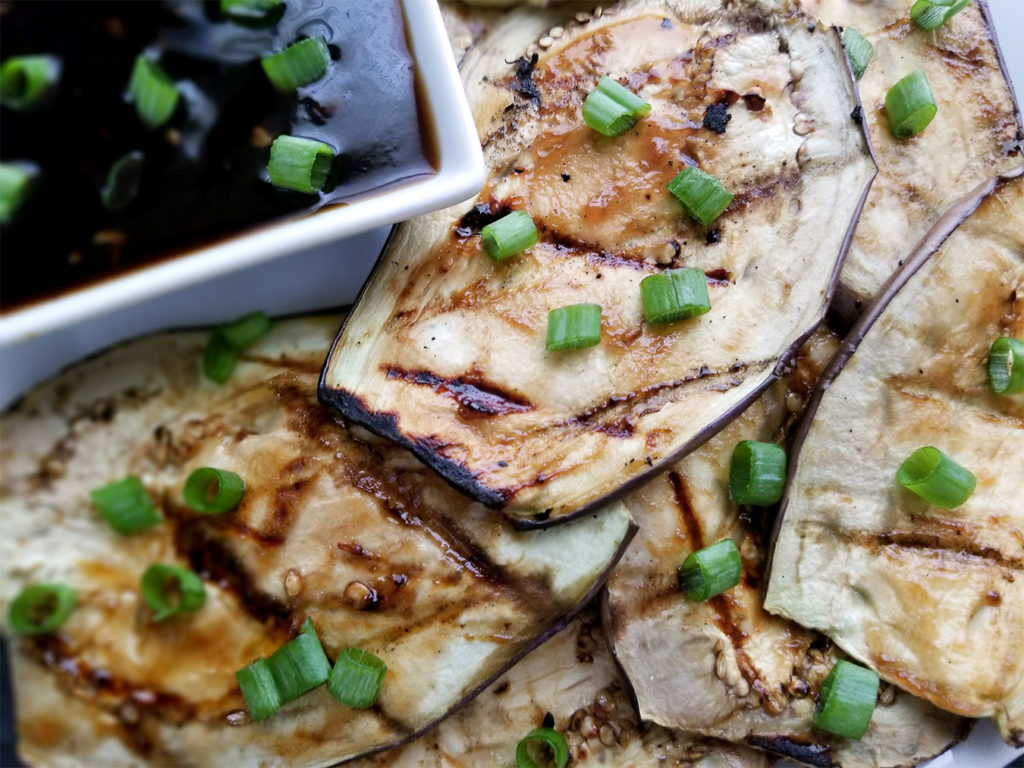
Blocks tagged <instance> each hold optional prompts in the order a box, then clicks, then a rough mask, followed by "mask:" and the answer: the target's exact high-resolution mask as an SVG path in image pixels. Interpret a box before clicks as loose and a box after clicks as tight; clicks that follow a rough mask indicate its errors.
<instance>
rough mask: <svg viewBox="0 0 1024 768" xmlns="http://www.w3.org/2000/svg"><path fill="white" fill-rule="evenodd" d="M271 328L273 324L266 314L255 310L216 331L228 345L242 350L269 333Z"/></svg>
mask: <svg viewBox="0 0 1024 768" xmlns="http://www.w3.org/2000/svg"><path fill="white" fill-rule="evenodd" d="M272 326H273V323H272V322H271V320H270V318H269V317H267V315H266V313H264V312H260V311H258V310H257V311H256V312H250V313H249V314H247V315H242V316H241V317H240V318H238V319H237V320H232V321H231V322H230V323H227V324H225V325H221V326H219V327H218V330H219V331H220V333H221V335H223V336H224V340H225V341H227V343H228V344H230V345H231V346H233V347H236V348H237V349H242V348H244V347H247V346H249V345H250V344H252V343H253V342H255V341H257V340H259V339H261V338H263V337H264V336H266V335H267V334H268V333H270V329H271V327H272Z"/></svg>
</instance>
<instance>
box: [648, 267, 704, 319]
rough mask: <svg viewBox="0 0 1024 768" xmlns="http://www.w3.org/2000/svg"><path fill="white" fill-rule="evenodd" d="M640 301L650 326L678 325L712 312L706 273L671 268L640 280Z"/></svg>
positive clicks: (688, 268)
mask: <svg viewBox="0 0 1024 768" xmlns="http://www.w3.org/2000/svg"><path fill="white" fill-rule="evenodd" d="M640 300H641V301H642V302H643V307H644V319H645V320H646V321H647V322H648V323H674V322H675V321H676V320H681V319H683V318H686V317H696V316H697V315H703V314H704V313H705V312H709V311H710V310H711V299H710V297H709V296H708V281H707V279H706V278H705V277H704V270H702V269H695V268H692V267H684V268H681V269H669V270H666V271H664V272H659V273H657V274H653V275H648V276H647V277H645V278H644V279H643V280H641V281H640Z"/></svg>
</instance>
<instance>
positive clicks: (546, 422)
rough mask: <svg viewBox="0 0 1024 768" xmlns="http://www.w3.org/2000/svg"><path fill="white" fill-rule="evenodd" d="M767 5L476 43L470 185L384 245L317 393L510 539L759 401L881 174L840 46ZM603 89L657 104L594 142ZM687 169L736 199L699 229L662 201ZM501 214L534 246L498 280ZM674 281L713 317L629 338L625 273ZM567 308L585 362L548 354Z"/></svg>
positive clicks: (605, 495)
mask: <svg viewBox="0 0 1024 768" xmlns="http://www.w3.org/2000/svg"><path fill="white" fill-rule="evenodd" d="M769 5H770V4H767V3H759V2H755V1H754V0H746V1H745V2H735V3H730V4H727V5H725V6H723V5H722V4H721V3H719V2H717V0H699V1H694V0H688V1H687V2H683V1H682V0H676V1H675V2H669V1H666V2H657V1H656V0H628V1H627V2H623V3H621V4H619V5H617V6H613V7H611V8H608V9H604V10H603V11H602V12H601V13H600V14H599V13H597V12H595V13H594V14H582V15H581V16H580V17H579V18H580V19H582V21H577V20H576V17H575V16H574V15H573V13H572V11H571V10H569V9H561V8H551V9H547V10H546V11H543V12H538V11H536V10H519V11H516V12H512V13H510V14H509V15H508V16H506V17H504V19H503V20H502V21H501V22H500V23H498V24H496V25H494V26H493V27H491V28H490V29H489V30H487V31H486V32H485V33H484V35H483V37H481V38H480V40H479V41H478V42H477V44H476V45H475V46H474V47H473V48H472V49H471V50H470V51H469V53H468V54H467V56H466V58H465V60H464V62H463V66H462V73H463V79H464V82H465V84H466V88H467V93H468V96H469V99H470V104H471V105H472V107H473V110H474V114H475V118H476V123H477V127H478V129H479V131H480V135H481V141H482V144H483V147H484V152H485V161H486V163H487V164H488V167H489V169H490V176H489V180H488V182H487V183H486V185H485V188H484V190H483V192H482V193H481V194H480V196H479V197H477V198H476V199H475V200H471V201H468V202H467V203H465V204H462V205H459V206H455V207H453V208H450V209H448V210H446V211H443V212H440V213H437V214H434V215H430V216H426V217H423V218H420V219H417V220H415V221H413V222H411V223H409V224H406V225H403V226H401V227H400V228H399V230H398V232H397V233H396V235H395V237H394V239H393V240H392V242H391V244H390V246H389V247H388V248H387V249H386V251H385V252H384V253H383V254H382V256H381V259H380V261H379V262H378V264H377V267H376V268H375V270H374V272H373V275H372V276H371V278H370V280H369V282H368V284H367V285H366V286H365V287H364V290H363V292H362V295H361V298H360V300H359V302H358V305H357V306H356V308H355V309H354V310H353V313H352V314H351V315H350V317H349V319H348V321H347V322H346V324H345V326H344V328H342V330H341V331H340V333H339V335H338V338H337V340H336V342H335V344H334V346H333V348H332V350H331V353H330V356H329V358H328V360H327V363H326V365H325V367H324V372H323V376H322V379H321V385H320V397H321V400H322V401H323V402H325V403H328V404H330V405H332V406H334V407H336V408H337V409H338V410H339V411H340V412H341V413H342V414H343V415H344V417H345V418H346V419H348V420H349V421H351V422H354V423H356V424H360V425H362V426H364V427H366V428H367V429H369V430H371V431H373V432H375V433H376V434H379V435H381V436H383V437H386V438H388V439H390V440H393V441H395V442H396V443H398V444H400V445H402V446H404V447H406V448H408V449H409V450H410V451H411V452H412V453H413V454H414V455H416V456H417V457H418V458H420V459H421V460H422V461H423V462H424V463H425V464H427V465H428V466H430V467H431V468H432V469H434V470H435V471H436V472H438V473H439V474H440V475H441V476H442V477H444V478H445V479H446V480H447V481H448V482H449V483H451V484H452V485H453V486H454V487H456V488H457V489H459V490H460V491H462V492H463V493H465V494H467V495H469V496H470V497H472V498H474V499H476V500H478V501H480V502H482V503H484V504H486V505H487V506H489V507H492V508H496V509H501V510H502V512H503V513H504V514H506V515H507V516H508V517H509V518H510V519H512V520H514V521H515V522H516V524H517V525H518V526H520V527H524V528H526V527H539V526H545V525H550V524H552V523H555V522H558V521H562V520H565V519H566V518H568V517H570V516H572V515H578V514H584V513H586V512H587V511H589V510H591V509H594V508H595V507H597V506H600V505H601V504H604V503H606V501H607V500H608V499H609V498H613V497H614V496H615V495H616V494H621V493H624V492H625V490H626V489H627V488H628V487H629V486H631V485H636V484H638V483H639V482H640V481H641V480H642V479H644V478H645V477H647V476H649V475H651V474H652V473H654V472H656V471H657V470H659V469H662V468H664V467H666V466H668V465H669V464H670V463H671V462H672V461H673V460H675V459H677V458H678V457H679V456H681V455H682V454H684V453H686V452H687V451H689V450H692V449H693V448H694V447H696V446H697V445H699V444H700V443H701V442H703V441H704V440H706V439H707V438H708V437H709V436H710V435H711V434H713V433H714V432H715V431H717V430H718V429H720V428H721V427H722V426H723V425H724V424H725V423H726V422H727V421H728V420H729V419H731V418H732V416H734V415H735V414H736V413H737V412H738V411H739V410H741V409H742V408H743V406H745V405H746V404H748V403H749V402H750V401H751V400H753V399H754V398H755V397H756V396H757V394H758V393H759V392H760V391H761V390H762V389H763V388H764V387H765V386H767V384H768V383H769V382H770V381H771V379H772V378H773V377H774V376H775V375H776V374H777V371H778V370H779V368H780V366H783V365H784V364H785V361H786V359H787V358H788V357H789V356H790V355H791V353H792V351H793V350H794V349H795V347H796V346H799V342H800V341H801V340H802V339H803V338H804V337H805V336H806V335H807V334H808V333H809V332H810V331H811V330H812V329H813V328H814V327H815V326H816V325H817V324H818V323H819V321H820V319H821V315H822V312H823V310H824V308H825V306H826V305H827V303H828V300H829V297H830V295H831V287H832V282H833V277H834V275H835V273H836V271H837V269H838V264H839V261H840V258H841V255H842V253H843V250H844V246H845V242H846V237H847V234H848V229H849V226H850V223H851V221H852V220H853V219H855V218H856V216H857V213H858V211H859V209H860V206H861V203H862V198H863V195H864V193H865V191H866V188H867V186H868V184H869V182H870V180H871V178H872V176H873V173H874V164H873V161H872V160H871V158H870V154H869V151H868V147H867V143H866V140H865V137H864V136H863V134H862V132H861V127H860V126H859V125H857V124H856V123H855V122H854V121H853V120H852V119H851V118H850V113H851V112H852V111H853V109H854V107H855V106H856V98H855V93H854V88H853V85H852V80H851V79H850V77H849V74H848V71H847V65H846V61H845V58H844V55H843V53H842V48H841V44H840V43H839V40H838V37H837V35H836V34H835V33H834V32H833V31H830V30H827V29H824V28H821V27H820V26H816V25H814V24H813V23H811V21H810V19H808V18H807V17H805V16H802V15H801V14H800V13H799V11H798V10H797V9H796V8H795V7H791V5H790V4H788V3H781V4H776V5H778V6H779V8H778V9H775V8H774V6H773V7H769ZM558 14H561V16H558ZM598 16H600V17H599V18H598ZM556 18H557V19H558V20H559V23H558V24H556V25H555V28H552V27H551V26H550V25H551V22H552V20H553V19H556ZM512 61H514V62H515V64H514V65H513V66H512V67H511V68H510V66H509V64H508V62H512ZM602 75H610V76H612V77H614V78H618V79H619V80H620V81H622V82H626V83H627V84H628V85H629V87H630V88H632V89H633V90H635V91H637V92H638V93H639V95H640V96H641V97H642V98H643V99H645V100H647V101H648V102H650V104H651V105H652V108H651V112H650V114H648V115H647V116H646V117H645V118H643V119H642V120H640V122H638V123H637V124H636V126H635V127H634V128H633V129H631V130H629V131H627V132H625V133H623V134H621V135H620V136H617V137H613V138H605V137H603V136H600V135H599V134H597V133H596V132H595V131H593V130H591V129H590V128H588V127H586V126H585V125H584V123H583V121H582V119H581V117H580V107H581V104H582V102H583V99H584V97H585V96H586V94H587V92H588V91H589V90H590V89H591V88H593V87H594V85H595V84H596V82H597V80H598V78H599V77H600V76H602ZM712 107H714V108H715V110H718V111H721V110H727V111H728V114H729V115H731V120H730V121H729V122H728V124H727V128H726V130H725V132H724V133H721V134H719V133H716V132H715V131H713V130H711V129H708V128H704V127H703V121H704V117H705V115H706V114H707V111H708V109H709V108H712ZM712 122H713V121H712ZM694 163H696V164H698V165H700V166H701V167H702V168H703V169H704V170H706V171H708V172H710V173H712V174H714V175H716V176H717V177H718V178H720V179H721V180H722V182H723V183H724V185H725V186H726V188H727V189H730V190H731V191H732V192H733V193H734V194H735V197H734V199H733V201H732V204H731V205H730V207H729V209H728V210H727V211H726V212H725V213H724V214H723V215H722V216H721V217H720V218H719V219H718V220H717V221H716V222H715V223H714V226H709V227H705V226H701V225H698V224H696V223H695V222H694V221H692V220H690V219H689V217H688V216H687V215H686V214H685V213H684V211H683V209H682V208H681V206H680V205H679V204H678V203H677V202H676V201H675V200H674V199H673V198H672V197H671V196H670V195H669V194H668V193H667V191H666V190H665V185H666V183H667V182H668V181H669V180H671V179H672V178H673V177H674V176H675V175H676V173H677V172H678V171H679V170H680V169H681V168H683V167H684V166H685V165H687V164H694ZM510 209H517V210H525V211H527V212H528V213H529V214H530V215H531V216H532V218H533V220H534V222H535V223H536V225H537V228H538V230H539V232H540V241H539V243H538V244H537V245H536V246H534V247H533V248H531V249H529V250H528V251H527V252H524V253H521V254H519V255H517V256H515V257H512V258H510V259H508V260H506V261H504V262H502V263H500V264H496V263H494V262H493V261H492V260H491V259H489V258H488V257H487V256H486V255H484V251H483V249H482V246H481V238H480V237H479V230H480V227H481V225H482V224H485V223H487V222H488V221H490V220H493V219H494V218H497V217H499V216H501V215H503V214H504V213H506V212H508V211H509V210H510ZM823 222H828V223H829V224H828V226H823ZM681 266H686V267H692V268H698V269H702V270H703V271H704V272H705V275H706V278H707V281H708V283H709V291H710V299H711V305H712V309H711V311H710V313H708V314H707V315H703V316H701V317H699V318H694V319H691V320H687V321H681V322H677V323H673V324H669V325H666V326H651V325H648V324H646V323H645V322H644V321H643V315H642V310H641V302H640V292H639V283H640V281H641V280H642V279H643V278H644V277H646V276H648V275H652V274H655V273H658V272H661V271H663V270H665V269H667V268H672V267H681ZM580 302H593V303H599V304H600V305H601V306H602V308H603V320H602V342H601V344H600V345H599V346H597V347H594V348H591V349H587V350H577V351H569V352H548V351H546V349H545V340H544V337H545V328H546V322H547V317H548V312H549V310H552V309H554V308H557V307H560V306H564V305H569V304H575V303H580Z"/></svg>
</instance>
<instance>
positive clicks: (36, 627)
mask: <svg viewBox="0 0 1024 768" xmlns="http://www.w3.org/2000/svg"><path fill="white" fill-rule="evenodd" d="M77 599H78V596H77V595H76V594H75V590H73V589H72V588H71V587H69V586H67V585H66V584H32V585H30V586H28V587H25V589H23V590H21V592H19V593H18V594H17V595H16V596H15V598H14V600H12V601H11V607H10V608H9V609H8V611H7V621H8V623H9V624H10V625H11V629H13V630H14V631H15V632H17V633H18V634H19V635H38V634H40V633H43V632H53V631H54V630H55V629H57V628H58V627H59V626H60V625H61V624H63V623H64V622H65V621H67V620H68V616H70V615H71V612H72V611H73V610H74V609H75V602H76V600H77Z"/></svg>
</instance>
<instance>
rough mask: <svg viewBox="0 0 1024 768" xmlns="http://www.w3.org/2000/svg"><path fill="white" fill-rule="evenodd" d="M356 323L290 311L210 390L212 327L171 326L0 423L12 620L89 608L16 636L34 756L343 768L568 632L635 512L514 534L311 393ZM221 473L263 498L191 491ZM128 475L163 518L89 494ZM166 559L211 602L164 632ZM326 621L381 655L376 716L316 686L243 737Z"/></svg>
mask: <svg viewBox="0 0 1024 768" xmlns="http://www.w3.org/2000/svg"><path fill="white" fill-rule="evenodd" d="M339 321H340V318H339V317H337V316H333V317H317V318H308V319H294V320H290V321H285V322H281V323H279V324H277V325H276V327H275V328H274V330H273V331H272V332H271V334H270V335H269V336H267V337H265V338H264V339H262V340H261V341H259V342H258V343H257V344H255V345H254V346H253V347H251V348H249V349H247V351H246V352H245V353H244V355H243V359H242V361H241V363H240V364H239V366H238V367H237V368H236V370H235V373H234V375H233V376H232V378H231V379H230V381H229V382H228V383H227V384H226V385H224V386H216V385H214V384H212V383H210V382H208V381H205V380H203V379H202V376H201V373H200V360H201V358H202V353H203V346H204V342H205V339H206V337H207V335H208V334H204V333H197V332H185V333H172V334H161V335H158V336H153V337H150V338H147V339H143V340H139V341H135V342H131V343H128V344H126V345H124V346H121V347H118V348H115V349H113V350H111V351H108V352H105V353H103V354H101V355H100V356H98V357H96V358H94V359H91V360H89V361H86V362H84V363H82V364H79V365H77V366H75V367H73V368H71V369H70V370H68V371H66V372H65V373H63V374H61V375H59V376H58V377H57V378H56V379H54V380H52V381H50V382H49V383H47V384H45V385H44V386H42V387H40V388H39V389H37V390H35V391H33V392H31V393H30V394H28V395H27V396H26V397H24V398H23V399H22V400H21V401H20V403H19V404H17V405H16V406H15V407H14V408H13V410H12V411H11V412H9V413H7V414H5V415H4V416H3V417H2V422H0V428H2V430H3V434H4V442H3V447H2V451H3V456H2V457H3V466H4V474H3V478H2V483H0V496H2V498H3V505H4V536H3V537H2V539H0V564H2V565H0V611H2V614H3V616H4V619H3V621H4V631H5V633H8V632H9V628H8V627H7V626H6V621H7V619H6V616H7V610H8V606H9V605H10V602H11V600H12V598H13V597H14V595H15V594H16V593H17V592H18V591H19V590H21V589H22V588H24V587H25V586H26V585H27V584H29V583H34V582H39V581H60V582H65V583H68V584H69V585H71V586H72V587H74V588H75V589H76V590H77V592H78V605H77V607H76V609H75V611H74V612H73V613H72V615H71V617H70V619H69V620H68V621H67V623H66V624H64V625H63V626H62V627H61V628H60V630H59V631H58V632H56V633H50V634H44V635H35V636H15V637H12V638H11V642H10V648H11V657H12V658H11V660H12V667H13V677H14V682H15V696H16V703H17V718H18V730H19V733H20V742H19V745H18V746H19V750H20V752H21V754H22V756H23V757H24V758H25V759H26V760H28V761H30V762H33V763H40V764H47V765H49V764H80V765H101V764H102V765H126V764H132V765H156V764H172V763H173V764H177V763H186V764H203V763H206V764H209V763H211V762H220V763H224V764H232V765H242V764H257V763H259V764H261V765H289V766H292V765H325V764H330V763H334V762H337V761H339V760H343V759H346V758H350V757H354V756H356V755H359V754H363V753H366V752H368V751H371V750H375V749H383V748H385V747H390V746H393V745H395V744H397V743H399V742H402V741H405V740H409V739H411V738H412V737H414V736H415V735H416V734H418V733H420V732H421V731H423V730H425V729H426V728H428V727H429V726H430V725H431V724H433V723H434V722H436V721H437V720H439V719H440V718H442V717H443V716H445V715H446V714H447V713H448V712H449V711H451V710H452V709H453V708H455V707H457V706H458V705H460V704H461V703H464V702H465V701H467V700H468V699H470V698H472V697H473V696H474V695H475V694H476V693H477V692H479V691H480V690H482V689H483V688H485V687H486V686H487V685H488V684H489V682H490V681H492V680H494V679H495V678H496V677H497V676H498V675H500V674H501V673H502V672H503V671H504V669H506V668H507V667H508V666H510V665H511V664H512V663H514V662H515V661H516V660H517V659H518V658H519V657H521V656H522V655H523V654H525V653H526V652H527V651H528V650H529V649H530V648H532V647H533V646H535V645H537V644H538V643H540V642H541V641H542V640H543V639H545V638H546V637H548V636H549V635H551V634H552V633H553V632H555V631H557V630H558V629H559V628H560V627H562V626H564V625H565V624H566V622H567V621H568V619H569V618H570V617H571V615H572V614H573V613H574V612H575V611H576V610H577V609H578V608H579V607H580V606H581V605H583V604H584V603H585V602H587V601H588V600H589V598H590V597H591V595H593V594H594V593H595V591H596V590H597V589H598V588H599V586H600V584H601V583H602V580H603V577H604V575H605V574H606V572H607V570H608V569H609V568H610V566H611V564H612V563H613V562H614V561H615V560H616V559H617V557H618V556H619V554H620V553H621V551H622V549H623V547H624V546H625V542H626V541H627V540H628V538H629V537H630V535H631V533H632V530H633V525H632V523H631V521H630V519H629V516H628V514H627V513H626V512H625V510H624V508H623V507H622V506H621V505H613V506H611V507H609V508H608V509H606V510H603V511H600V512H597V513H595V514H594V515H589V516H587V517H584V518H581V519H579V520H578V521H576V522H574V523H573V524H571V525H569V526H565V527H561V528H559V529H557V530H552V531H534V532H517V531H514V530H513V529H512V527H511V525H510V524H509V522H508V521H507V520H505V518H504V517H502V516H501V515H499V514H496V513H494V512H492V511H490V510H487V509H485V508H484V507H482V506H481V505H479V504H475V503H472V502H470V501H468V500H466V499H465V498H463V497H461V496H459V495H458V494H457V493H455V492H454V491H453V490H452V489H450V488H449V487H448V486H447V485H446V484H445V483H443V482H442V481H440V480H439V479H438V478H436V477H435V476H434V475H433V474H432V473H431V472H429V470H427V469H426V468H425V467H424V466H423V465H422V464H421V463H420V462H418V461H417V460H415V459H414V458H413V457H411V456H409V455H408V454H407V453H406V452H405V451H402V450H401V449H398V448H395V447H394V446H391V445H390V444H387V443H383V442H381V441H379V440H375V439H374V440H367V439H364V438H366V437H369V438H372V436H365V435H364V436H363V437H361V436H360V434H359V431H350V430H348V429H347V428H346V426H345V425H344V424H343V423H342V422H341V421H340V419H338V417H337V416H336V414H334V413H333V411H331V410H330V409H329V408H326V407H324V406H322V405H320V404H319V403H318V402H317V401H316V381H317V374H318V373H319V370H320V365H321V363H322V361H323V354H324V350H325V349H326V348H327V346H328V345H329V343H330V340H331V337H332V335H333V332H334V329H336V328H337V325H338V322H339ZM200 466H212V467H217V468H220V469H227V470H231V471H234V472H236V473H238V474H239V475H240V476H241V477H242V478H243V479H244V481H245V483H246V486H247V487H246V491H245V496H244V498H243V500H242V503H241V505H240V506H239V507H238V508H237V509H236V510H235V511H233V512H229V513H227V514H224V515H220V516H211V515H202V514H198V513H195V512H192V511H191V510H190V509H188V508H187V507H186V506H185V504H184V502H183V498H182V486H183V484H184V481H185V478H186V477H188V475H189V474H190V472H191V471H193V470H194V469H196V468H197V467H200ZM128 475H135V476H137V477H139V478H141V480H142V481H143V483H144V486H145V488H146V490H147V492H148V493H149V494H150V496H151V497H152V499H153V501H154V503H155V505H156V506H157V509H158V510H159V511H160V514H161V516H162V518H163V522H162V523H161V524H160V525H159V526H157V527H155V528H152V529H150V530H148V531H145V532H142V533H139V534H136V535H134V536H120V535H118V534H115V533H114V532H113V531H112V530H111V529H110V528H109V527H108V526H107V525H106V523H105V522H104V521H103V520H102V518H100V516H99V515H98V514H97V513H96V512H95V511H94V510H93V509H92V508H91V505H90V503H89V490H90V489H92V488H94V487H97V486H100V485H103V484H105V483H108V482H110V481H112V480H117V479H120V478H122V477H125V476H128ZM154 562H164V563H172V564H176V565H180V566H187V567H191V568H192V569H193V570H194V571H195V572H196V573H198V574H200V575H201V577H202V578H203V580H204V583H205V590H206V602H205V605H204V606H203V607H202V608H201V609H199V610H198V611H196V612H194V613H191V614H184V615H181V616H177V617H174V618H172V619H168V620H166V621H162V622H155V621H153V618H152V615H151V613H150V612H149V611H148V609H147V608H146V606H145V605H144V604H143V602H142V601H141V599H140V597H139V579H140V576H141V574H142V572H143V571H144V570H145V569H146V568H147V567H148V566H149V565H150V564H152V563H154ZM307 618H310V619H312V621H313V624H314V626H315V628H316V630H317V632H318V634H319V637H320V639H321V641H322V642H323V645H324V648H325V650H326V652H327V654H328V657H329V658H332V659H333V658H334V657H335V655H336V654H337V653H338V652H339V651H341V650H342V649H344V648H346V647H350V646H355V647H360V648H363V649H366V650H369V651H371V652H373V653H375V654H376V655H378V656H380V657H381V658H382V659H384V661H385V663H386V664H387V665H388V670H387V675H386V677H385V681H384V685H383V688H382V691H381V694H380V697H379V699H378V700H377V702H376V704H375V705H374V706H373V708H372V709H367V710H355V709H349V708H346V707H344V706H342V705H341V704H340V703H338V702H336V701H335V700H334V699H332V698H331V696H330V695H329V694H328V692H327V691H326V689H325V688H324V687H323V686H321V687H320V688H317V689H315V690H313V691H312V692H310V693H309V694H307V695H305V696H303V697H301V698H299V699H297V700H296V701H294V702H292V703H290V704H287V705H285V706H284V707H283V708H282V709H281V710H280V711H279V712H277V713H276V714H275V715H274V716H272V717H271V718H269V719H268V720H265V721H263V722H259V723H248V722H247V720H248V717H247V713H246V711H245V703H244V700H243V698H242V696H241V694H240V692H239V688H238V685H237V683H236V681H235V672H236V670H239V669H241V668H242V667H244V666H246V665H247V664H249V663H250V662H252V661H253V660H254V659H256V658H258V657H260V656H268V655H269V654H271V653H272V652H273V651H275V650H276V649H277V648H279V647H280V646H281V645H283V644H284V643H285V642H286V641H287V640H288V639H289V638H290V637H292V636H294V635H295V634H296V633H297V632H298V631H299V630H300V628H301V626H302V624H303V622H304V621H305V620H306V619H307Z"/></svg>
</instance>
